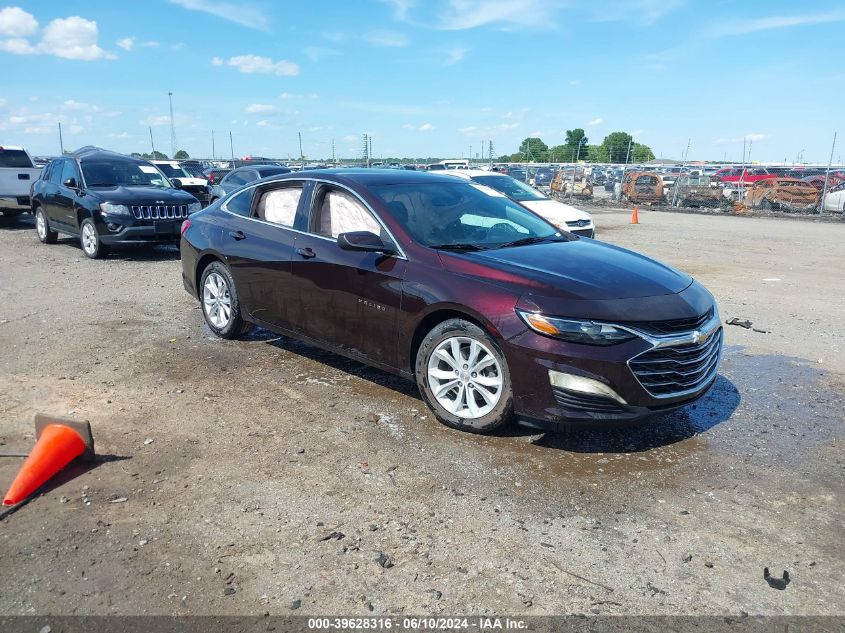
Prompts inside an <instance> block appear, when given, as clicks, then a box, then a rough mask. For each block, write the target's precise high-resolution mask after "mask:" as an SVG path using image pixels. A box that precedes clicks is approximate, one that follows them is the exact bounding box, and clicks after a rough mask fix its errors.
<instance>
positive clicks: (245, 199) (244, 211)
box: [226, 189, 254, 216]
mask: <svg viewBox="0 0 845 633" xmlns="http://www.w3.org/2000/svg"><path fill="white" fill-rule="evenodd" d="M253 191H254V190H253V189H247V190H246V191H242V192H241V193H239V194H237V195H235V196H233V197H232V198H231V199H230V200H229V201H227V202H226V210H227V211H229V212H231V213H234V214H235V215H243V216H248V215H249V210H250V207H252V193H253Z"/></svg>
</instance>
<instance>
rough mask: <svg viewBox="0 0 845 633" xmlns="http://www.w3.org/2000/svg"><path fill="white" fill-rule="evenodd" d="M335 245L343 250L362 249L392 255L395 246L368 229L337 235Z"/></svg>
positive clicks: (394, 251)
mask: <svg viewBox="0 0 845 633" xmlns="http://www.w3.org/2000/svg"><path fill="white" fill-rule="evenodd" d="M337 245H338V246H340V248H341V249H343V250H345V251H363V252H369V253H384V254H385V255H393V254H395V253H396V248H395V247H394V246H393V245H392V244H387V243H385V241H384V240H382V239H381V238H380V237H379V236H378V235H376V234H375V233H371V232H370V231H350V232H349V233H341V234H340V235H338V236H337Z"/></svg>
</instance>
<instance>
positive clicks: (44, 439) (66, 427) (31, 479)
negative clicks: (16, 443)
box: [3, 415, 94, 506]
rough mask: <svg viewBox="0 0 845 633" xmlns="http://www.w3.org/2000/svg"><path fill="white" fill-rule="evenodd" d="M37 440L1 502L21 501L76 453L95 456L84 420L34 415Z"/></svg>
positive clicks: (75, 455)
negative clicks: (80, 421) (75, 420)
mask: <svg viewBox="0 0 845 633" xmlns="http://www.w3.org/2000/svg"><path fill="white" fill-rule="evenodd" d="M35 431H36V435H37V436H38V441H37V442H36V443H35V447H34V448H33V449H32V452H31V453H30V454H29V457H27V458H26V461H25V462H24V463H23V466H21V469H20V471H18V476H17V477H15V481H14V482H12V487H11V488H9V492H7V493H6V497H5V498H4V499H3V505H4V506H12V505H15V504H16V503H20V502H21V501H24V500H25V499H26V498H27V497H29V496H30V495H31V494H32V493H33V492H35V491H36V490H38V489H39V488H40V487H41V486H42V485H44V484H45V483H46V482H47V481H48V480H49V479H50V478H51V477H52V476H53V475H55V474H56V473H57V472H59V471H60V470H62V469H63V468H64V467H65V466H67V465H68V464H69V463H70V462H72V461H73V460H74V459H76V458H77V457H80V456H83V457H86V458H88V459H90V458H92V457H93V456H94V440H93V438H92V437H91V427H90V425H89V424H88V423H87V422H83V423H79V422H74V421H73V420H63V419H59V418H48V417H47V416H41V415H36V416H35Z"/></svg>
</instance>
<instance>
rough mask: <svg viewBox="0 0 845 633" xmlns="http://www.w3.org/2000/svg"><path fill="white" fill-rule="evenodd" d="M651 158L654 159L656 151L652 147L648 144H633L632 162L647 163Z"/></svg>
mask: <svg viewBox="0 0 845 633" xmlns="http://www.w3.org/2000/svg"><path fill="white" fill-rule="evenodd" d="M650 160H654V152H652V151H651V148H650V147H649V146H648V145H642V144H641V143H634V144H633V145H632V146H631V162H633V163H645V162H648V161H650Z"/></svg>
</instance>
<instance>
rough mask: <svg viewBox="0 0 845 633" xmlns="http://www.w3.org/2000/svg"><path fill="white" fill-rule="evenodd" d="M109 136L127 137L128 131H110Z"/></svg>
mask: <svg viewBox="0 0 845 633" xmlns="http://www.w3.org/2000/svg"><path fill="white" fill-rule="evenodd" d="M109 138H121V139H122V138H129V132H120V133H117V134H116V133H114V132H112V133H111V134H109Z"/></svg>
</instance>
